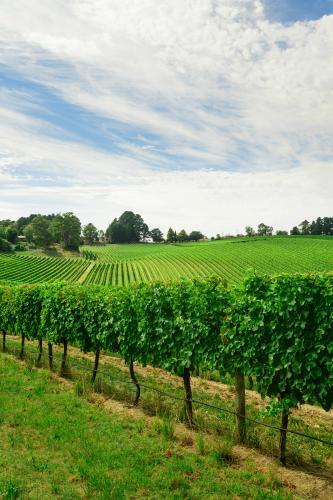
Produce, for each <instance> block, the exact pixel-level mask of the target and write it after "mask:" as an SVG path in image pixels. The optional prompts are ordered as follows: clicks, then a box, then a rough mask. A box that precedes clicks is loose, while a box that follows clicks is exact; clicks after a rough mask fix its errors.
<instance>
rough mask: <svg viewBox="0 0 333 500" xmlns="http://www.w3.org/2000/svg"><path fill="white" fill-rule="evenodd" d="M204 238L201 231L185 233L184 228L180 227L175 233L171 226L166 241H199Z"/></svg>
mask: <svg viewBox="0 0 333 500" xmlns="http://www.w3.org/2000/svg"><path fill="white" fill-rule="evenodd" d="M203 238H204V235H203V234H202V232H201V231H191V232H190V234H187V232H186V231H185V229H182V230H181V231H179V233H177V232H176V231H174V230H173V229H172V228H171V227H170V228H169V230H168V233H167V239H166V240H167V242H168V243H177V242H179V243H184V242H185V241H199V240H202V239H203Z"/></svg>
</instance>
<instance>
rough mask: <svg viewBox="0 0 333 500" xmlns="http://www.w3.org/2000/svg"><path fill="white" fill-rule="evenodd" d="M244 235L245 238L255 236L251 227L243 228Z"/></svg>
mask: <svg viewBox="0 0 333 500" xmlns="http://www.w3.org/2000/svg"><path fill="white" fill-rule="evenodd" d="M245 233H246V235H247V236H255V234H256V232H255V230H254V229H253V227H251V226H245Z"/></svg>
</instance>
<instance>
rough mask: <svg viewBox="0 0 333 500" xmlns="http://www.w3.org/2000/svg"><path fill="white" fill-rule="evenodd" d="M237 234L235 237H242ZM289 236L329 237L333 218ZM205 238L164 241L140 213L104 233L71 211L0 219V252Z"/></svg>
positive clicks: (264, 232) (197, 236)
mask: <svg viewBox="0 0 333 500" xmlns="http://www.w3.org/2000/svg"><path fill="white" fill-rule="evenodd" d="M275 234H276V235H277V236H287V235H288V231H284V230H277V231H275ZM245 235H246V236H249V237H252V236H272V235H273V227H272V226H270V225H267V224H264V223H263V222H261V223H260V224H259V225H258V227H257V229H256V230H255V229H254V228H253V227H251V226H246V227H245ZM245 235H240V234H239V235H237V236H245ZM290 235H333V217H317V219H315V220H313V221H312V222H309V221H308V220H304V221H302V222H301V223H300V224H298V226H294V227H293V228H292V229H291V230H290ZM230 237H234V236H224V237H222V236H221V235H220V234H217V235H216V236H215V237H214V236H213V237H212V238H211V239H212V240H214V239H215V240H220V239H225V238H230ZM202 239H205V236H204V235H203V233H202V232H201V231H191V232H189V233H187V232H186V231H185V229H182V230H181V231H179V232H178V233H177V232H176V231H175V230H174V229H172V228H171V227H170V228H169V230H168V232H167V235H166V238H164V235H163V233H162V231H161V229H159V228H158V227H155V228H153V229H149V227H148V224H147V223H146V222H145V221H144V220H143V218H142V216H141V215H140V214H135V213H134V212H131V211H128V210H127V211H125V212H124V213H123V214H121V216H120V217H119V218H115V219H113V221H112V222H111V223H110V224H109V226H108V227H107V229H106V231H103V230H98V229H97V227H96V226H95V225H94V224H93V223H92V222H89V223H88V224H86V225H85V226H82V224H81V222H80V220H79V218H78V217H77V216H76V215H74V214H73V213H72V212H67V213H64V214H49V215H40V214H31V215H29V216H28V217H20V218H19V219H18V220H17V221H11V220H8V219H7V220H0V251H3V252H9V251H11V250H12V249H13V246H14V249H15V250H24V249H25V246H24V245H22V241H23V242H27V243H28V244H31V245H35V246H36V247H41V248H49V247H50V246H52V245H54V244H59V245H61V246H62V247H63V248H64V249H65V250H71V251H78V249H79V246H80V245H83V244H88V245H93V244H97V243H103V244H104V243H140V242H147V241H153V242H154V243H162V242H166V243H184V242H187V241H199V240H202Z"/></svg>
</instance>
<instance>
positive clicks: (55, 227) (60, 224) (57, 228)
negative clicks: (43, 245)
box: [50, 214, 64, 243]
mask: <svg viewBox="0 0 333 500" xmlns="http://www.w3.org/2000/svg"><path fill="white" fill-rule="evenodd" d="M63 228H64V221H63V217H62V215H60V214H57V215H56V216H55V217H54V218H53V219H52V221H51V222H50V233H51V234H52V237H53V240H54V242H55V243H61V242H62V241H63Z"/></svg>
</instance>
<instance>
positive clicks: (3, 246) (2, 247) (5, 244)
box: [0, 237, 12, 252]
mask: <svg viewBox="0 0 333 500" xmlns="http://www.w3.org/2000/svg"><path fill="white" fill-rule="evenodd" d="M11 251H12V245H11V244H10V243H9V241H7V240H5V239H4V238H1V237H0V252H11Z"/></svg>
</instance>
